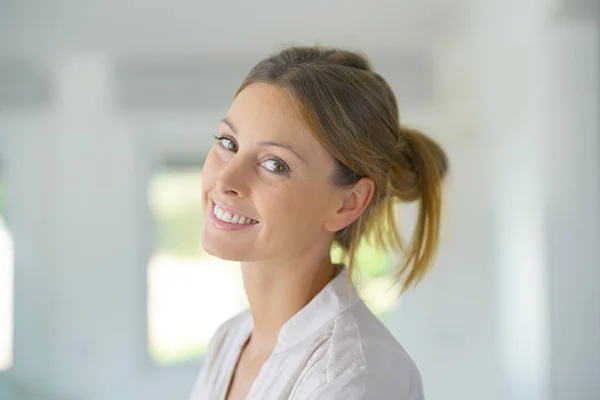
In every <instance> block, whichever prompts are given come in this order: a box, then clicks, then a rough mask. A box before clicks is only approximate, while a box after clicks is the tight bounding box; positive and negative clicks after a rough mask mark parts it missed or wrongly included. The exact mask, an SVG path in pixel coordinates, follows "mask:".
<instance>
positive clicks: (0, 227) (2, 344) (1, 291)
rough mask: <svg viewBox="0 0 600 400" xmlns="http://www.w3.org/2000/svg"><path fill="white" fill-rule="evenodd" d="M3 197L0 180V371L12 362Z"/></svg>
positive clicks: (7, 237)
mask: <svg viewBox="0 0 600 400" xmlns="http://www.w3.org/2000/svg"><path fill="white" fill-rule="evenodd" d="M5 198H6V196H5V195H4V185H3V182H2V180H0V371H2V370H7V369H10V368H11V367H12V363H13V243H12V238H11V235H10V232H9V231H8V229H7V227H6V224H5V221H4V219H3V218H2V213H3V211H4V204H5Z"/></svg>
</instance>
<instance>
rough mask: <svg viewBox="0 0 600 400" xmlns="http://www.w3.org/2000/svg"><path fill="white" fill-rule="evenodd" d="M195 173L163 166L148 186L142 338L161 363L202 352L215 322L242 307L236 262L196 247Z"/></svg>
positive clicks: (198, 195) (199, 218)
mask: <svg viewBox="0 0 600 400" xmlns="http://www.w3.org/2000/svg"><path fill="white" fill-rule="evenodd" d="M201 172H202V170H201V167H199V166H165V167H163V168H162V169H161V170H160V171H158V172H156V173H155V174H154V176H153V177H152V179H151V182H150V184H149V187H148V200H149V206H150V210H151V213H152V216H153V219H154V252H153V254H152V257H151V260H150V263H149V266H148V274H147V276H148V343H149V352H150V355H151V357H152V358H153V360H154V361H155V362H156V363H158V364H161V365H170V364H175V363H178V362H181V361H185V360H188V359H191V358H196V357H199V356H202V354H203V353H204V351H205V349H206V347H207V345H208V343H209V341H210V338H211V337H212V335H213V333H214V332H215V330H216V329H217V328H218V327H219V325H220V324H221V323H222V322H224V321H225V320H226V319H228V318H229V317H231V316H233V315H235V314H236V313H238V312H240V311H241V310H242V309H244V308H245V307H247V303H246V297H245V293H244V290H243V285H242V278H241V271H240V268H239V265H238V264H237V263H232V262H228V261H223V260H220V259H218V258H215V257H212V256H210V255H208V254H206V253H205V252H204V251H203V249H202V244H201V235H202V224H203V211H202V187H201V183H202V179H201Z"/></svg>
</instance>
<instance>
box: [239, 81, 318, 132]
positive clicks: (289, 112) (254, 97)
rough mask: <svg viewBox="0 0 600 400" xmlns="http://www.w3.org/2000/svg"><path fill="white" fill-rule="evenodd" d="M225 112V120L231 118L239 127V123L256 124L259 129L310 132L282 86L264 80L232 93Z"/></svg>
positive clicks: (245, 126) (244, 125)
mask: <svg viewBox="0 0 600 400" xmlns="http://www.w3.org/2000/svg"><path fill="white" fill-rule="evenodd" d="M227 114H228V118H229V119H233V118H235V120H236V121H235V122H236V123H237V124H238V125H240V127H239V128H240V129H242V125H243V129H244V130H251V129H252V128H253V127H256V128H262V129H261V130H264V129H265V128H269V130H276V131H283V132H289V131H292V130H293V131H302V130H304V131H306V132H307V133H310V132H308V129H307V128H306V127H305V126H304V123H303V122H302V119H301V118H300V115H299V114H298V112H297V110H296V106H295V105H294V103H293V101H292V99H291V97H290V96H289V94H288V93H287V92H286V91H285V90H284V89H280V88H278V87H276V86H273V85H269V84H266V83H252V84H250V85H248V86H246V87H245V88H244V89H243V90H242V91H241V92H240V93H239V94H238V95H237V96H236V98H235V99H234V101H233V103H232V104H231V107H230V108H229V111H228V113H227ZM236 126H237V125H236Z"/></svg>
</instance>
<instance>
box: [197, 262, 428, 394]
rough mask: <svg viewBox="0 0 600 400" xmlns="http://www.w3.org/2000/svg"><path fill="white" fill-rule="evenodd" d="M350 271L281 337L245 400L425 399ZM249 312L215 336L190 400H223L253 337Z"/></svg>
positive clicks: (409, 365) (412, 370)
mask: <svg viewBox="0 0 600 400" xmlns="http://www.w3.org/2000/svg"><path fill="white" fill-rule="evenodd" d="M347 279H348V275H347V271H346V268H342V270H341V272H340V273H338V275H337V276H336V277H335V278H334V279H333V280H332V281H331V282H329V284H328V285H327V286H325V288H323V290H321V292H319V294H318V295H317V296H316V297H315V298H314V299H312V301H311V302H310V303H308V304H307V305H306V306H305V307H304V308H302V309H301V310H300V311H298V312H297V313H296V314H295V315H294V316H293V317H292V318H291V319H289V320H288V321H287V322H286V323H285V324H284V325H283V326H282V327H281V330H280V332H279V336H278V339H277V344H276V346H275V349H274V351H273V353H272V354H271V356H270V357H269V359H268V360H267V361H266V362H265V363H264V365H263V366H262V368H261V370H260V372H259V374H258V376H257V377H256V380H255V381H254V383H253V385H252V387H251V389H250V392H249V393H248V396H247V397H246V399H247V400H279V399H294V400H308V399H315V400H317V399H318V400H338V399H339V400H359V399H361V400H362V399H365V400H366V399H369V400H370V399H376V400H388V399H389V400H391V399H394V400H424V396H423V388H422V384H421V377H420V375H419V372H418V370H417V367H416V366H415V364H414V362H413V361H412V359H411V358H410V357H409V356H408V354H407V353H406V352H405V351H404V349H403V348H402V346H400V344H399V343H398V342H397V341H396V339H395V338H394V337H393V336H392V335H391V334H390V333H389V331H388V330H387V329H386V328H385V327H384V325H383V324H382V323H381V322H380V321H379V320H378V319H377V317H375V315H373V314H372V313H371V311H370V310H369V309H368V308H367V307H366V306H365V304H364V303H363V302H362V300H361V299H360V297H359V296H358V294H357V293H356V290H355V288H354V286H352V285H348V281H347ZM252 327H253V322H252V316H251V314H250V312H249V311H248V310H246V311H244V312H242V313H240V314H238V315H237V316H235V317H233V318H231V319H230V320H228V321H226V322H225V323H224V324H223V325H221V327H219V329H218V330H217V332H216V333H215V335H214V336H213V338H212V340H211V342H210V345H209V347H208V350H207V352H206V356H205V358H204V363H203V367H202V370H201V372H200V375H199V377H198V379H197V381H196V385H195V387H194V390H193V392H192V395H191V397H190V400H223V399H225V396H226V394H227V390H228V388H229V383H230V380H231V377H232V375H233V372H234V370H235V367H236V364H237V361H238V358H239V356H240V352H241V350H242V347H243V345H244V344H245V343H246V341H247V339H248V337H249V336H250V334H251V332H252Z"/></svg>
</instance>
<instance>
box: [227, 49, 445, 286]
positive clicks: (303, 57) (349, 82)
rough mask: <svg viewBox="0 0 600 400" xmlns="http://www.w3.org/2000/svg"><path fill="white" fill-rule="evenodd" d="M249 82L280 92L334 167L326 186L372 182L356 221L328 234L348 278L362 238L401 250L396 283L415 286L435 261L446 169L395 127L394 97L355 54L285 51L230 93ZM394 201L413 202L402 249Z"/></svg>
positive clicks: (431, 150) (427, 144)
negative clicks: (412, 221) (412, 220)
mask: <svg viewBox="0 0 600 400" xmlns="http://www.w3.org/2000/svg"><path fill="white" fill-rule="evenodd" d="M254 82H263V83H269V84H273V85H275V86H277V87H280V88H282V89H284V90H286V91H287V92H288V93H289V94H290V96H291V97H292V99H293V100H294V102H295V104H296V106H297V108H298V111H299V113H300V116H301V117H302V118H303V120H304V122H305V123H306V125H307V126H308V127H309V129H310V130H311V132H312V133H313V135H314V136H315V138H316V139H317V140H318V141H319V142H320V143H321V145H323V146H324V147H325V148H326V149H327V150H328V151H329V153H330V154H331V155H332V156H333V158H334V159H335V160H336V162H337V168H336V170H335V171H334V173H333V175H332V176H331V180H332V183H333V184H335V185H339V186H344V187H349V186H352V185H354V184H356V183H357V182H358V180H360V179H361V178H363V177H368V178H370V179H372V180H373V181H374V183H375V190H374V194H373V198H372V200H371V202H370V203H369V205H368V206H367V208H366V209H365V211H364V212H363V213H362V215H361V216H360V217H359V218H358V219H357V220H355V221H354V222H352V223H351V224H350V225H348V226H347V227H346V228H344V229H342V230H340V231H338V232H336V234H335V237H334V243H336V244H338V245H339V246H340V247H341V249H342V250H343V252H344V255H345V256H346V258H347V260H348V268H349V270H350V273H349V275H350V276H351V275H352V271H353V267H354V261H355V253H356V249H357V246H358V243H359V242H360V240H361V239H362V238H363V237H365V236H369V237H370V238H371V239H372V240H373V241H374V244H375V245H377V246H379V247H380V248H383V249H386V250H388V251H403V255H404V257H403V260H402V261H401V264H400V265H399V266H398V270H397V273H396V279H397V280H398V281H401V282H402V290H403V291H404V290H406V289H407V288H409V287H412V286H414V285H416V284H417V283H418V282H419V281H421V279H422V278H423V276H424V275H425V274H426V273H427V271H428V270H429V268H430V266H431V265H432V263H433V262H434V260H435V256H436V252H437V248H438V242H439V233H440V214H441V205H442V191H441V182H442V179H443V177H444V176H445V174H446V172H447V170H448V159H447V157H446V155H445V153H444V151H443V150H442V149H441V148H440V146H439V145H437V144H436V143H435V142H434V141H433V140H431V139H430V138H428V137H427V136H426V135H424V134H423V133H421V132H419V131H418V130H415V129H410V128H406V127H404V126H402V125H401V124H400V120H399V113H398V105H397V101H396V97H395V96H394V93H393V91H392V89H391V88H390V86H389V85H388V84H387V82H386V81H385V80H384V79H383V77H381V76H380V75H379V74H377V73H376V72H375V71H373V69H372V68H371V66H370V64H369V61H368V60H367V59H366V58H365V57H363V56H361V55H360V54H357V53H353V52H350V51H346V50H340V49H329V48H322V47H289V48H287V49H285V50H283V51H281V52H279V53H277V54H274V55H272V56H270V57H268V58H266V59H264V60H262V61H260V62H259V63H258V64H257V65H256V66H255V67H254V68H253V69H252V70H251V71H250V73H249V74H248V76H247V77H246V79H245V80H244V82H243V83H242V85H241V87H240V88H239V90H238V93H239V92H240V91H241V90H243V89H244V88H245V87H246V86H248V85H249V84H251V83H254ZM398 201H402V202H414V201H418V202H419V215H418V220H417V225H416V227H415V230H414V234H413V237H412V238H411V240H410V242H409V244H408V245H407V246H405V245H404V243H403V241H402V238H401V236H400V234H399V232H398V229H397V226H396V218H395V215H394V210H395V205H396V203H397V202H398Z"/></svg>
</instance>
